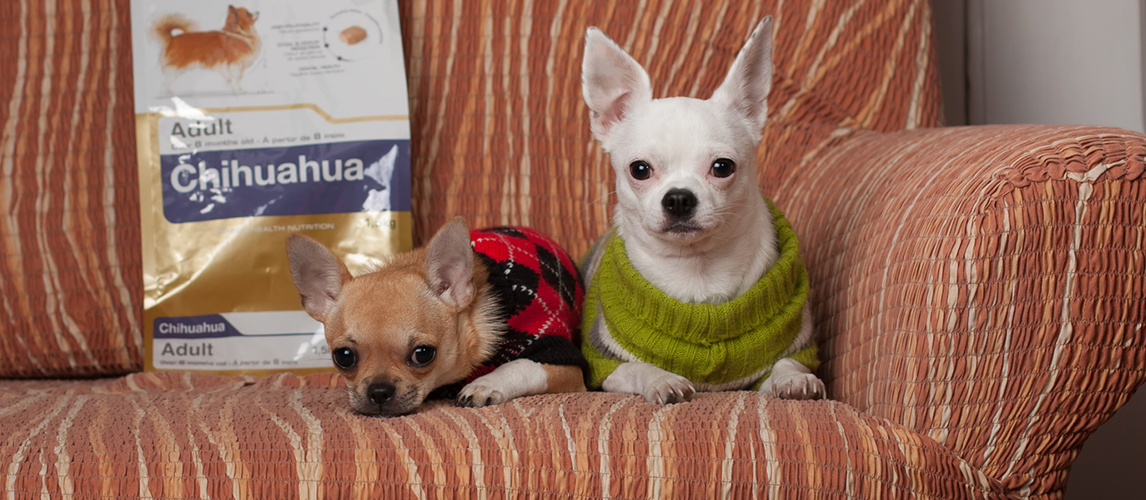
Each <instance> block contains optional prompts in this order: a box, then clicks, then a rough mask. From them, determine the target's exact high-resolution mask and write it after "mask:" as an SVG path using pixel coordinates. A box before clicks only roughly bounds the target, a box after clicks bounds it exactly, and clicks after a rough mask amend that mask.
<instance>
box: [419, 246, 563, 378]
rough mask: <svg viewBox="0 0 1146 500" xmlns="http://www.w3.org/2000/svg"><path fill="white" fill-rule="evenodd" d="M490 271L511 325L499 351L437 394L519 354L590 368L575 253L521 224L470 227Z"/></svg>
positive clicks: (500, 311) (501, 308)
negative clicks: (582, 348) (584, 346)
mask: <svg viewBox="0 0 1146 500" xmlns="http://www.w3.org/2000/svg"><path fill="white" fill-rule="evenodd" d="M470 240H471V241H472V242H473V249H474V253H476V254H477V255H478V257H479V260H480V261H481V262H482V265H484V266H485V267H486V270H487V271H489V281H488V283H489V285H490V292H491V293H493V294H494V295H495V296H496V297H497V303H498V315H499V316H500V317H501V318H503V321H504V322H505V325H506V330H505V332H504V333H503V334H502V340H501V342H500V343H499V344H498V346H497V351H496V352H494V354H493V356H492V357H490V359H489V360H487V361H486V362H485V363H483V364H482V365H481V366H479V367H478V368H477V369H476V370H474V372H473V373H472V374H470V376H469V377H466V379H465V380H463V381H461V382H458V383H456V384H450V385H448V386H444V387H440V388H438V389H437V390H435V391H434V394H432V396H434V397H442V398H448V399H453V398H455V397H457V394H458V392H459V391H461V389H462V387H465V385H466V384H468V383H470V382H473V381H474V380H476V379H477V378H478V377H480V376H482V375H485V374H487V373H489V372H491V371H493V370H494V369H495V368H497V367H499V366H501V365H503V364H505V363H508V362H510V361H513V360H515V359H528V360H532V361H536V362H538V363H546V364H551V365H574V366H577V367H580V368H581V369H582V370H584V369H585V368H586V364H585V357H584V356H582V355H581V351H580V349H578V348H577V345H576V344H577V342H578V340H580V337H581V335H580V334H581V331H580V326H581V304H582V303H583V302H584V296H585V290H584V288H582V286H581V275H580V274H579V273H578V271H577V267H576V266H575V265H573V259H572V258H571V257H570V256H569V254H567V253H565V251H564V250H562V249H561V247H559V246H557V243H555V242H554V241H553V240H551V239H549V238H547V237H545V235H542V234H541V233H538V232H537V231H533V230H531V229H528V228H518V227H491V228H486V229H478V230H476V231H470Z"/></svg>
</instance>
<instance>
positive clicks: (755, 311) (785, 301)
mask: <svg viewBox="0 0 1146 500" xmlns="http://www.w3.org/2000/svg"><path fill="white" fill-rule="evenodd" d="M768 206H769V209H770V210H771V212H772V217H773V219H774V224H775V227H776V233H777V244H778V246H779V249H780V256H779V259H778V260H777V261H776V263H775V265H773V266H772V267H771V268H769V269H768V270H767V271H766V272H765V274H764V275H763V276H762V277H761V278H760V280H759V281H757V282H756V284H755V285H753V286H752V288H750V289H748V291H747V292H745V293H744V294H742V295H740V296H739V297H737V298H735V299H733V300H731V301H729V302H725V303H723V304H687V303H683V302H680V301H678V300H676V299H674V298H672V297H669V296H668V295H667V294H665V293H664V292H662V291H661V290H660V289H658V288H656V287H655V286H653V285H652V284H651V283H649V282H648V280H646V279H645V278H644V277H643V276H641V274H640V273H639V272H638V271H637V270H636V268H634V267H633V265H632V263H631V262H630V261H629V257H628V254H627V253H626V252H625V246H624V242H623V241H622V240H621V239H620V237H618V236H616V235H614V236H613V237H612V239H611V240H610V241H609V242H608V244H607V247H606V248H605V250H604V255H602V259H601V262H600V264H599V266H598V267H597V270H596V274H595V276H594V277H593V280H592V282H591V288H592V289H591V290H589V296H590V299H591V300H595V301H597V302H598V305H599V307H600V308H601V309H600V310H601V312H602V313H603V315H604V319H605V322H606V324H607V325H608V332H609V336H610V337H612V338H613V340H614V341H615V342H616V343H617V345H618V346H619V347H621V348H623V349H624V350H625V351H627V352H628V353H630V354H631V355H633V356H635V357H637V358H639V359H641V360H643V361H646V362H650V363H653V364H656V365H658V366H661V367H662V368H664V369H667V370H669V371H672V372H674V373H678V374H681V375H684V376H685V377H687V378H689V379H690V380H693V381H696V382H702V383H705V384H711V385H721V384H727V383H729V382H731V381H735V380H739V379H742V378H744V377H748V376H752V375H754V374H757V373H760V372H761V371H762V370H766V369H767V368H768V367H770V366H771V365H772V364H773V363H775V362H776V361H777V360H779V359H780V357H781V356H780V355H781V354H782V353H783V352H785V351H787V350H788V347H790V344H791V343H792V342H793V341H794V340H795V339H796V336H797V335H798V334H799V330H800V325H801V319H802V312H803V308H804V304H805V302H806V301H807V297H808V275H807V271H806V270H805V269H804V263H803V260H802V259H801V258H800V250H799V243H798V241H797V239H796V234H795V232H794V231H793V230H792V226H791V224H790V223H789V222H788V220H787V219H785V218H784V214H783V213H782V212H780V210H779V209H777V208H776V206H775V205H773V204H772V202H771V201H770V200H768ZM586 309H588V307H586Z"/></svg>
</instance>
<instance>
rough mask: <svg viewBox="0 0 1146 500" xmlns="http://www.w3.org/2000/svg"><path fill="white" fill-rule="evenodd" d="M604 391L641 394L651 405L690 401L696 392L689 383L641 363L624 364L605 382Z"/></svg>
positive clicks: (679, 377)
mask: <svg viewBox="0 0 1146 500" xmlns="http://www.w3.org/2000/svg"><path fill="white" fill-rule="evenodd" d="M601 388H602V389H604V390H605V391H606V392H621V393H625V394H640V395H641V396H644V397H645V400H647V401H648V402H650V403H653V404H658V405H659V404H665V403H678V402H681V401H688V400H689V399H691V398H692V395H693V393H695V392H696V390H695V389H693V387H692V382H689V381H688V379H686V378H684V377H682V376H680V375H677V374H675V373H672V372H669V371H665V370H663V369H661V368H660V367H658V366H656V365H652V364H649V363H641V362H629V363H621V366H618V367H617V369H616V370H614V371H613V373H612V374H611V375H609V376H608V377H606V378H605V381H604V382H603V383H602V384H601Z"/></svg>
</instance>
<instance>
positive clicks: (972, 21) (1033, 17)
mask: <svg viewBox="0 0 1146 500" xmlns="http://www.w3.org/2000/svg"><path fill="white" fill-rule="evenodd" d="M931 3H932V7H933V9H932V10H933V16H934V17H933V18H934V21H935V36H936V44H937V47H936V49H937V52H938V55H939V66H940V74H941V77H942V83H943V103H944V111H945V114H946V117H947V124H948V125H964V124H975V125H977V124H988V123H1048V124H1081V125H1109V126H1115V127H1122V128H1126V129H1130V130H1135V131H1138V132H1146V106H1144V102H1146V84H1144V83H1146V77H1144V76H1143V75H1144V72H1146V0H1086V1H1080V0H1005V1H994V0H931ZM1144 468H1146V390H1139V391H1138V393H1137V394H1136V395H1135V396H1134V398H1132V399H1131V400H1130V402H1129V403H1127V404H1126V406H1124V407H1123V408H1122V409H1120V410H1119V411H1118V413H1117V414H1116V415H1114V418H1112V419H1111V420H1110V421H1109V422H1107V423H1106V424H1105V425H1103V426H1102V427H1101V428H1100V429H1099V430H1098V432H1096V433H1095V434H1094V435H1093V436H1091V437H1090V439H1089V440H1087V442H1086V445H1085V446H1084V447H1083V449H1082V453H1081V454H1080V455H1079V457H1078V459H1077V460H1075V462H1074V466H1073V467H1072V468H1071V474H1070V480H1069V482H1068V484H1067V493H1066V499H1067V500H1083V499H1090V498H1140V497H1142V495H1143V490H1142V485H1143V477H1142V474H1143V472H1146V469H1144Z"/></svg>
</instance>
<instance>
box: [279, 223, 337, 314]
mask: <svg viewBox="0 0 1146 500" xmlns="http://www.w3.org/2000/svg"><path fill="white" fill-rule="evenodd" d="M287 257H288V258H289V259H290V277H291V279H293V280H294V286H295V288H298V294H299V295H300V296H301V297H302V307H303V308H304V309H306V312H307V314H310V317H312V318H314V319H316V320H318V321H325V320H326V315H327V314H330V310H331V309H332V308H333V307H334V303H335V301H337V300H338V294H340V293H342V285H343V284H345V283H346V282H347V281H350V271H348V270H347V269H346V265H345V264H343V263H342V260H340V259H339V258H338V257H336V256H335V255H334V253H332V252H331V251H330V250H329V249H327V248H326V246H325V245H323V244H322V243H319V242H317V241H315V240H314V239H312V238H310V237H309V236H306V235H302V234H298V233H295V234H292V235H290V236H287Z"/></svg>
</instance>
